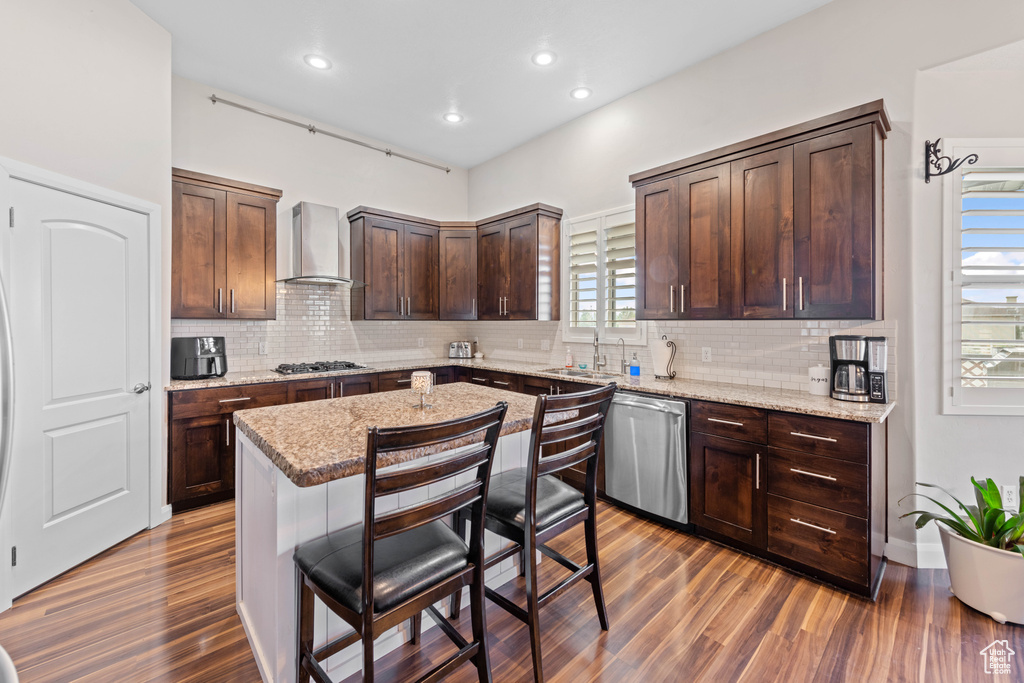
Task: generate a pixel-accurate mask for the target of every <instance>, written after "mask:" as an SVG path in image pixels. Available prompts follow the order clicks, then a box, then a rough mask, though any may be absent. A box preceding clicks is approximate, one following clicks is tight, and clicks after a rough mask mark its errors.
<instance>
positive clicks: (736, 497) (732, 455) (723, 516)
mask: <svg viewBox="0 0 1024 683" xmlns="http://www.w3.org/2000/svg"><path fill="white" fill-rule="evenodd" d="M690 447H691V453H690V482H691V483H690V496H691V500H690V521H691V522H693V523H694V524H696V525H697V526H699V527H703V528H705V529H708V530H710V531H716V532H718V533H720V534H723V535H725V536H728V537H729V538H732V539H735V540H737V541H740V542H742V543H747V544H749V545H752V546H756V547H758V548H763V547H764V544H765V528H766V527H765V497H764V496H765V489H766V488H767V479H766V477H765V476H764V474H765V464H766V459H765V452H766V449H765V447H764V446H758V445H756V444H749V443H746V442H743V441H735V440H733V439H723V438H721V437H718V436H709V435H707V434H701V433H699V432H694V433H693V435H692V436H691V438H690Z"/></svg>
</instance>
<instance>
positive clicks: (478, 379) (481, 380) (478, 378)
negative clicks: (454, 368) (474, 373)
mask: <svg viewBox="0 0 1024 683" xmlns="http://www.w3.org/2000/svg"><path fill="white" fill-rule="evenodd" d="M470 379H472V380H473V381H474V382H486V381H487V379H486V378H484V377H471V378H470Z"/></svg>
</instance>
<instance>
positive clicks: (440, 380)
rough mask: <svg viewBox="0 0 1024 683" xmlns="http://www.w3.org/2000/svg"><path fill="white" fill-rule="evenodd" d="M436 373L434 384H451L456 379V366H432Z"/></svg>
mask: <svg viewBox="0 0 1024 683" xmlns="http://www.w3.org/2000/svg"><path fill="white" fill-rule="evenodd" d="M430 371H431V372H432V373H434V384H435V385H437V384H451V383H452V382H454V381H455V372H454V368H450V367H447V368H430Z"/></svg>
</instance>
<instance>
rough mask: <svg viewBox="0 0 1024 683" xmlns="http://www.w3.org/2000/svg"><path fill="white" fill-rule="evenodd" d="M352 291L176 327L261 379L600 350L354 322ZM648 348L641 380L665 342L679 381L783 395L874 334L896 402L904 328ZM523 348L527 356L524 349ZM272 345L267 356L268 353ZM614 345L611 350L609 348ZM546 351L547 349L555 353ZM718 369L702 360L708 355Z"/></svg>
mask: <svg viewBox="0 0 1024 683" xmlns="http://www.w3.org/2000/svg"><path fill="white" fill-rule="evenodd" d="M351 291H352V290H350V289H347V288H342V287H336V286H329V285H306V284H285V283H279V284H278V290H277V320H172V321H171V335H172V336H174V337H184V336H202V335H215V336H223V337H225V338H226V343H227V350H228V369H229V370H232V371H245V372H252V371H259V370H268V369H271V368H273V367H276V366H277V365H278V364H280V363H298V362H303V361H314V360H336V359H344V360H354V361H357V362H362V363H365V364H368V365H372V364H373V363H374V362H375V361H385V360H413V359H414V360H433V359H438V360H443V359H446V358H447V356H448V342H450V341H454V340H458V339H469V340H471V341H472V340H474V339H477V340H479V344H478V350H480V351H482V352H483V353H484V354H485V355H487V356H488V357H491V358H495V359H503V360H521V361H526V362H532V363H543V364H545V365H550V366H552V367H554V366H562V365H564V362H565V351H566V348H567V347H568V348H569V349H571V350H572V353H573V357H574V358H575V359H576V360H577V362H579V361H583V362H587V363H592V360H593V355H594V348H593V344H591V343H579V342H571V341H570V342H567V341H565V340H564V339H563V338H562V326H561V323H558V322H454V321H453V322H429V321H362V320H358V321H352V320H350V319H349V318H350V297H351ZM647 325H648V335H647V336H648V345H647V346H642V347H641V346H627V347H626V359H627V360H628V359H629V358H631V357H632V354H633V351H638V354H637V357H638V358H639V359H640V371H641V373H642V374H644V375H646V376H650V375H652V374H653V366H652V361H651V353H650V350H649V346H650V344H651V343H653V342H654V340H659V339H660V338H661V336H662V335H665V336H667V337H668V338H669V339H671V340H673V341H675V343H676V345H677V346H678V351H677V353H676V358H675V363H674V364H673V368H674V369H675V371H676V378H677V379H698V380H705V381H710V382H728V383H731V384H744V385H749V386H763V387H769V388H780V389H795V390H806V389H807V384H808V380H807V369H808V368H809V367H811V366H813V365H817V364H818V363H821V364H822V365H826V366H827V365H828V362H829V353H828V337H829V335H832V334H865V335H871V336H883V337H887V338H888V339H889V368H888V369H889V393H890V397H892V398H893V399H895V397H896V372H897V367H896V345H897V329H896V322H895V321H878V322H867V323H865V322H864V321H846V320H843V321H836V320H823V321H815V320H811V321H796V320H763V321H693V322H679V321H651V322H648V323H647ZM519 340H522V348H519ZM261 342H264V343H266V354H265V355H261V354H260V353H259V350H260V348H259V347H260V343H261ZM601 342H602V343H601V354H602V355H605V356H607V359H608V366H607V368H606V369H608V370H611V371H613V372H614V371H617V370H618V364H619V359H620V356H621V351H620V350H619V346H618V345H616V344H614V342H615V338H614V337H611V338H608V339H601ZM605 342H608V343H605ZM545 347H546V348H545ZM703 347H708V348H710V349H711V361H710V362H707V363H705V362H702V361H701V349H702V348H703Z"/></svg>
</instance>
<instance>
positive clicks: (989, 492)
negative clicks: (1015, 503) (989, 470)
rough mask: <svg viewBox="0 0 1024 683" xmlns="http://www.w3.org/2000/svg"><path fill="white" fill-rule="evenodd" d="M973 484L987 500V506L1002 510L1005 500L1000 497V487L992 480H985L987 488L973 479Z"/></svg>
mask: <svg viewBox="0 0 1024 683" xmlns="http://www.w3.org/2000/svg"><path fill="white" fill-rule="evenodd" d="M971 483H972V484H974V486H975V488H977V489H978V490H980V491H981V495H982V497H983V498H984V499H985V506H986V507H990V508H1000V509H1001V508H1002V507H1003V499H1002V497H1000V495H999V487H998V486H996V483H995V482H994V481H992V480H991V479H986V480H985V486H982V485H981V484H979V483H978V480H977V479H975V478H974V477H971Z"/></svg>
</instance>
